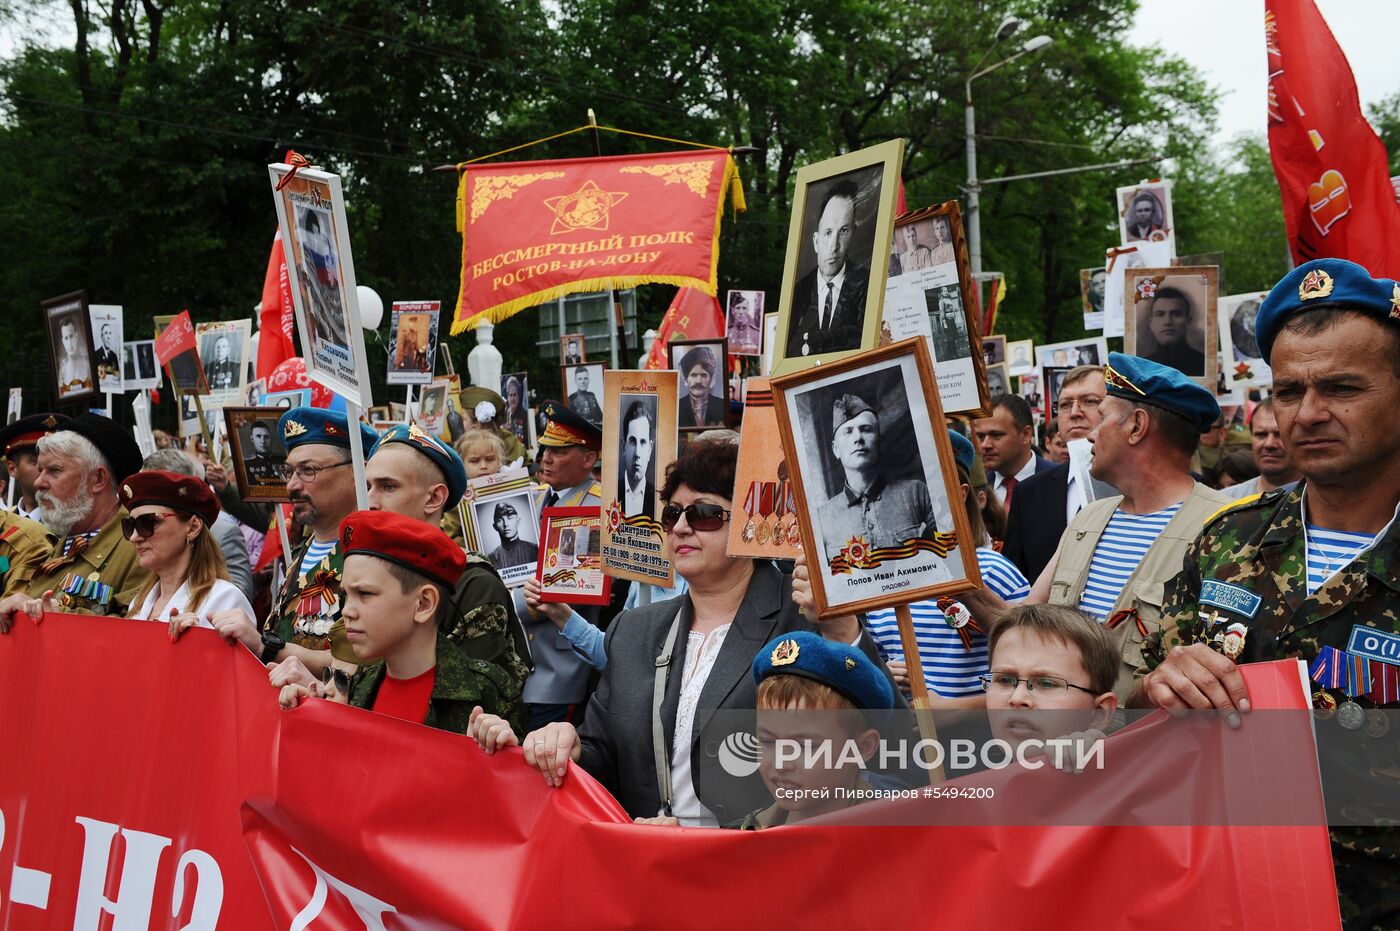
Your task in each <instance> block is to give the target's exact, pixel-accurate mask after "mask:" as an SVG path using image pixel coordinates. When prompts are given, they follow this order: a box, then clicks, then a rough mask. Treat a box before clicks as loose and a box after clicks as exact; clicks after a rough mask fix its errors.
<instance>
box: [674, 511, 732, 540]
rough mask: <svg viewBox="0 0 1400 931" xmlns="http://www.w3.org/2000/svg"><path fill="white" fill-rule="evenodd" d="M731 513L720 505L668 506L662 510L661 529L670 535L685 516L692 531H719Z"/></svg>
mask: <svg viewBox="0 0 1400 931" xmlns="http://www.w3.org/2000/svg"><path fill="white" fill-rule="evenodd" d="M730 513H731V512H729V511H726V510H725V509H724V508H722V507H720V506H719V505H718V504H687V505H686V506H685V507H681V506H680V505H679V504H668V505H666V507H665V508H663V509H662V510H661V529H662V530H664V531H666V532H667V533H670V532H671V529H672V528H673V527H675V526H676V523H677V522H678V521H679V520H680V519H681V515H682V514H684V515H685V522H686V523H687V524H689V525H690V529H691V530H700V531H706V530H718V529H719V528H721V527H723V526H724V522H725V521H727V520H729V515H730Z"/></svg>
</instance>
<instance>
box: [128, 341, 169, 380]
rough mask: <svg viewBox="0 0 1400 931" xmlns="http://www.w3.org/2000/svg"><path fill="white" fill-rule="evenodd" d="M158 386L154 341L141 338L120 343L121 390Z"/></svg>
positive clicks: (158, 377) (158, 368)
mask: <svg viewBox="0 0 1400 931" xmlns="http://www.w3.org/2000/svg"><path fill="white" fill-rule="evenodd" d="M159 387H160V367H159V366H158V365H157V364H156V341H155V340H153V339H142V340H137V341H135V342H124V343H122V391H145V390H147V389H150V388H159Z"/></svg>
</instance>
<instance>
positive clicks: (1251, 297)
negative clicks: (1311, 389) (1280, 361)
mask: <svg viewBox="0 0 1400 931" xmlns="http://www.w3.org/2000/svg"><path fill="white" fill-rule="evenodd" d="M1268 296H1269V292H1268V291H1252V292H1249V293H1247V294H1231V295H1229V296H1227V297H1222V298H1220V301H1219V304H1220V308H1219V312H1218V317H1219V326H1220V355H1221V358H1222V359H1223V361H1224V365H1223V366H1222V371H1224V373H1225V378H1226V381H1227V383H1228V385H1229V387H1231V388H1254V387H1259V386H1262V385H1272V384H1273V383H1274V372H1273V369H1271V368H1269V363H1267V362H1265V361H1264V357H1263V355H1262V353H1261V352H1260V350H1259V338H1258V337H1257V336H1255V332H1254V321H1255V318H1256V317H1257V316H1258V315H1259V305H1260V304H1262V303H1263V301H1264V298H1266V297H1268Z"/></svg>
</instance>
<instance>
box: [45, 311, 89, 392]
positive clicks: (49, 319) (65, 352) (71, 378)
mask: <svg viewBox="0 0 1400 931" xmlns="http://www.w3.org/2000/svg"><path fill="white" fill-rule="evenodd" d="M39 307H40V309H41V310H42V312H43V314H44V330H45V332H46V333H48V337H49V359H50V360H51V361H52V363H53V369H52V375H53V380H52V381H51V382H50V384H51V386H52V388H53V398H54V403H55V404H68V403H72V402H75V401H89V400H91V399H93V398H95V397H97V395H98V392H99V390H100V389H99V386H98V383H97V349H96V347H95V346H93V343H92V318H91V315H90V313H89V311H88V298H87V292H86V291H71V292H69V293H68V294H61V295H59V296H58V297H51V298H49V299H48V300H43V301H40V302H39ZM64 330H69V333H68V334H67V336H66V337H65V335H64Z"/></svg>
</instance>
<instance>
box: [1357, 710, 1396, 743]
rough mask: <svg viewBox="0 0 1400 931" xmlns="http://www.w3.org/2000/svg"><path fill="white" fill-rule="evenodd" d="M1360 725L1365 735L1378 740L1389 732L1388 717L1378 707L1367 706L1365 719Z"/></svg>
mask: <svg viewBox="0 0 1400 931" xmlns="http://www.w3.org/2000/svg"><path fill="white" fill-rule="evenodd" d="M1361 726H1362V728H1363V729H1364V730H1365V731H1366V736H1367V737H1374V738H1376V739H1377V740H1379V739H1380V738H1382V737H1384V736H1385V735H1386V734H1389V733H1390V717H1389V716H1388V715H1387V714H1386V713H1385V712H1384V711H1382V710H1381V709H1379V708H1369V709H1367V711H1366V719H1365V720H1364V721H1363V722H1362V724H1361Z"/></svg>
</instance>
